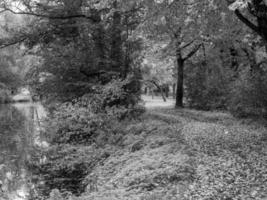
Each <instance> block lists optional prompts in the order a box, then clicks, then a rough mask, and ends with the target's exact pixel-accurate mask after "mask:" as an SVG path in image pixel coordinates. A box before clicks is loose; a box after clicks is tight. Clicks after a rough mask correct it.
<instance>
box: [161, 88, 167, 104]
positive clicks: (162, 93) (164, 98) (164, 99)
mask: <svg viewBox="0 0 267 200" xmlns="http://www.w3.org/2000/svg"><path fill="white" fill-rule="evenodd" d="M160 93H161V96H162V99H163V101H164V102H166V101H167V99H166V97H165V96H164V92H163V89H162V87H160Z"/></svg>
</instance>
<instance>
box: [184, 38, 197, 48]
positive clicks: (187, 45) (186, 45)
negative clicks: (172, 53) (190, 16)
mask: <svg viewBox="0 0 267 200" xmlns="http://www.w3.org/2000/svg"><path fill="white" fill-rule="evenodd" d="M194 41H195V39H193V40H192V41H190V42H188V43H186V44H184V45H183V46H181V49H185V48H186V47H189V46H190V45H191V44H193V43H194Z"/></svg>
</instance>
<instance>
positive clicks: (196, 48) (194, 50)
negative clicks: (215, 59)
mask: <svg viewBox="0 0 267 200" xmlns="http://www.w3.org/2000/svg"><path fill="white" fill-rule="evenodd" d="M201 46H202V45H201V44H199V45H197V46H195V47H194V48H193V49H192V51H190V52H189V53H188V54H187V55H186V56H185V57H184V58H183V61H186V60H188V59H189V58H191V57H192V56H193V55H194V54H195V53H196V52H197V51H198V50H199V49H200V47H201Z"/></svg>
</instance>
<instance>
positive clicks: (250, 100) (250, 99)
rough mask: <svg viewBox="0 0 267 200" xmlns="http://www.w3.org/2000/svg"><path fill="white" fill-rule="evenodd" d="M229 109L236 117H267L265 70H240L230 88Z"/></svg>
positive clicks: (266, 79) (266, 76)
mask: <svg viewBox="0 0 267 200" xmlns="http://www.w3.org/2000/svg"><path fill="white" fill-rule="evenodd" d="M230 111H231V113H232V114H233V115H234V116H237V117H249V116H257V117H259V116H260V117H267V73H266V72H263V71H257V72H253V71H251V70H249V69H246V70H244V71H243V72H242V74H241V76H240V79H238V80H237V81H236V82H235V84H234V86H233V89H232V93H231V102H230Z"/></svg>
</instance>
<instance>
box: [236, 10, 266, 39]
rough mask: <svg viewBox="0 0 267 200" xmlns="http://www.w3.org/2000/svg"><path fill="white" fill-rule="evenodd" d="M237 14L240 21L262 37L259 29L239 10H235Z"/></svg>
mask: <svg viewBox="0 0 267 200" xmlns="http://www.w3.org/2000/svg"><path fill="white" fill-rule="evenodd" d="M235 14H236V16H237V17H238V19H239V20H240V21H242V22H243V23H244V24H246V25H247V26H248V27H249V28H251V29H252V30H253V31H255V32H256V33H258V34H259V35H261V32H260V30H259V27H258V26H256V25H255V24H253V23H252V22H251V21H249V20H248V19H247V18H246V17H244V15H242V13H241V12H240V11H239V10H235Z"/></svg>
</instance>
